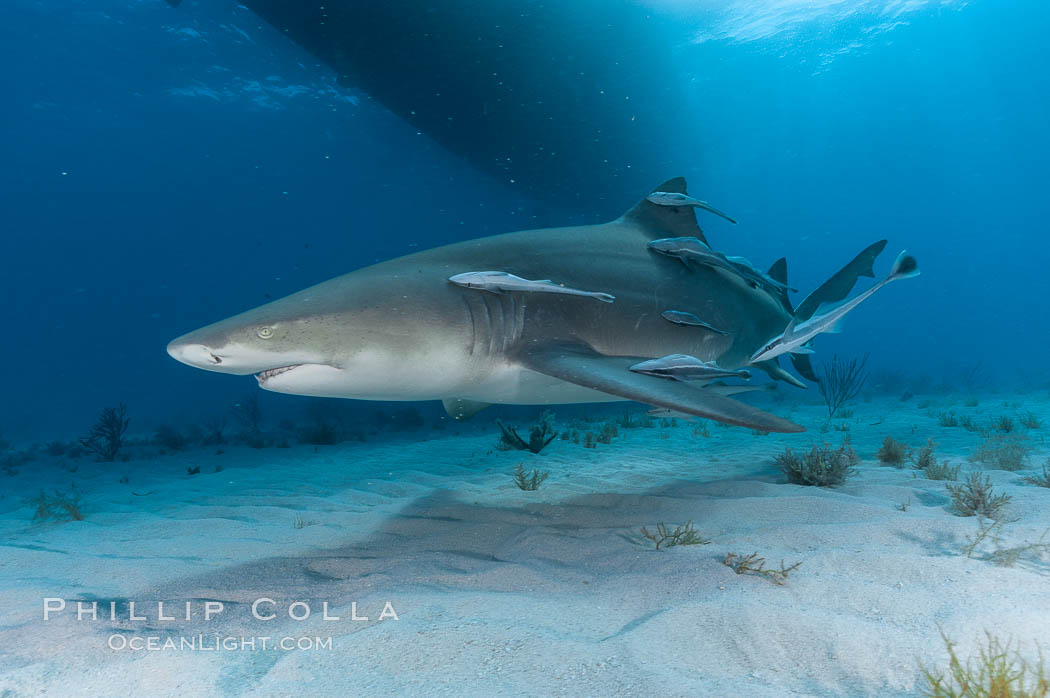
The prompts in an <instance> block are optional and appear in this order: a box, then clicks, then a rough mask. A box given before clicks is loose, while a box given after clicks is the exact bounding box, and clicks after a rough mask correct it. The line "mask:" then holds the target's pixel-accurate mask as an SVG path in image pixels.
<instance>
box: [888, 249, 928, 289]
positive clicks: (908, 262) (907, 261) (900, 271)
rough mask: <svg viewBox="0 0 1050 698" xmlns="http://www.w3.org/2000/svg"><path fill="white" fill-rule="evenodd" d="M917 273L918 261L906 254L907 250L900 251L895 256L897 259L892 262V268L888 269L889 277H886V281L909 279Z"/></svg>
mask: <svg viewBox="0 0 1050 698" xmlns="http://www.w3.org/2000/svg"><path fill="white" fill-rule="evenodd" d="M919 273H920V272H919V262H918V260H916V259H915V257H913V256H911V255H910V254H908V251H907V250H901V253H900V254H899V255H897V259H895V260H894V261H893V267H892V268H891V269H890V275H889V276H887V277H886V281H887V282H889V281H896V280H897V279H910V278H911V277H913V276H918V275H919Z"/></svg>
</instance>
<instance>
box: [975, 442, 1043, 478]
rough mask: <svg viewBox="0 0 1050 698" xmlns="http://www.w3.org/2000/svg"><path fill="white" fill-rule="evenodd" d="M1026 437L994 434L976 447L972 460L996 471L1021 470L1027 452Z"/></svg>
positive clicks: (1029, 447)
mask: <svg viewBox="0 0 1050 698" xmlns="http://www.w3.org/2000/svg"><path fill="white" fill-rule="evenodd" d="M1031 450H1032V449H1031V446H1030V445H1029V441H1028V437H1027V436H1023V435H1021V434H995V435H993V436H989V437H988V438H987V439H985V440H984V442H983V443H982V444H981V445H980V446H978V447H977V452H976V453H974V456H973V457H974V460H976V461H978V462H980V463H984V464H985V465H987V466H989V467H992V468H996V469H997V470H1009V471H1014V470H1022V469H1023V468H1024V465H1025V459H1026V458H1027V457H1028V452H1029V451H1031Z"/></svg>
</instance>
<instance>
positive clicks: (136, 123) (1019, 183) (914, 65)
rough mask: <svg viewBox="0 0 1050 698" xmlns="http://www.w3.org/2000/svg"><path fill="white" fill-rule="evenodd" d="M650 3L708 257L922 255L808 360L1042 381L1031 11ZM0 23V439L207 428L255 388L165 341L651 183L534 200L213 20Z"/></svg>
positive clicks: (222, 20) (1039, 62) (931, 378)
mask: <svg viewBox="0 0 1050 698" xmlns="http://www.w3.org/2000/svg"><path fill="white" fill-rule="evenodd" d="M651 4H653V5H654V6H655V7H656V9H657V11H660V12H664V13H668V12H670V13H671V14H672V15H673V16H674V17H675V18H676V22H677V25H676V26H677V27H678V28H679V30H680V31H679V32H678V33H677V34H676V35H674V36H672V37H669V40H674V41H675V51H674V56H675V59H674V62H673V63H672V64H670V65H667V66H666V70H667V71H669V72H670V73H671V77H672V78H673V81H674V82H675V83H676V84H677V85H678V86H679V89H678V90H677V91H676V92H675V93H674V98H673V99H670V98H669V99H668V101H667V104H666V107H665V108H666V109H667V110H668V111H669V112H673V113H674V114H675V121H676V123H681V124H688V125H689V130H688V132H686V131H682V132H681V133H677V134H676V133H672V134H660V135H661V137H662V140H663V141H664V142H667V141H670V142H672V143H674V142H676V141H677V142H680V143H681V146H680V147H676V148H673V149H672V153H673V154H672V155H671V156H669V157H665V156H664V155H663V154H661V156H660V157H659V158H658V159H659V162H651V163H642V164H641V165H640V166H644V167H646V168H647V170H651V171H647V172H646V177H647V179H648V180H649V181H651V183H652V185H655V184H657V183H659V182H661V181H663V180H664V179H667V178H669V177H672V176H675V175H685V176H686V177H688V178H689V181H690V190H691V191H692V192H693V193H695V194H696V195H698V196H700V197H701V198H705V199H707V200H709V201H711V202H712V203H714V204H715V205H717V206H718V207H719V208H722V209H723V210H726V211H729V212H731V214H732V215H733V216H735V217H736V218H738V219H739V220H740V221H741V223H740V225H738V226H736V227H730V226H728V225H726V224H723V223H721V222H720V221H717V220H711V221H710V222H708V221H707V220H705V228H706V231H707V233H708V235H709V237H710V238H711V239H712V241H713V242H714V243H715V246H716V247H718V248H719V249H723V250H725V251H727V252H728V253H731V254H740V255H744V256H747V257H749V258H751V259H752V260H754V261H755V262H756V263H757V264H759V265H761V266H765V265H768V264H769V263H770V262H772V261H773V260H774V259H776V258H777V257H780V256H781V255H786V256H787V258H788V260H789V265H790V272H791V281H792V283H793V285H796V286H798V287H799V288H800V289H803V290H804V291H806V290H809V289H811V288H813V287H814V286H815V285H816V284H818V283H820V282H821V281H822V280H823V279H824V278H826V277H827V276H828V275H829V274H830V273H831V272H833V271H834V270H836V269H837V268H838V267H839V266H841V264H843V263H844V262H845V261H847V260H848V259H849V258H851V257H852V255H853V254H855V253H856V252H857V251H859V250H860V249H861V248H862V247H864V246H865V245H867V244H868V243H870V242H871V241H873V240H876V239H879V238H882V237H886V238H889V240H890V245H889V248H888V252H887V253H886V254H885V255H884V257H885V258H884V259H882V260H880V262H881V267H880V268H879V269H878V271H877V273H879V274H882V273H884V272H885V270H886V269H887V267H888V264H889V261H890V259H892V256H893V255H894V254H896V252H897V251H899V249H901V248H905V247H906V248H907V249H908V250H909V251H910V252H912V253H914V254H915V255H916V256H917V257H918V259H919V261H920V264H921V265H922V268H923V275H922V276H920V277H919V278H918V279H916V280H914V281H909V282H907V283H906V284H899V285H894V286H891V287H890V288H887V289H886V290H885V291H883V292H881V293H880V294H878V296H877V297H876V298H875V299H873V300H872V301H870V303H869V304H867V305H866V306H865V307H864V308H862V309H861V310H859V311H857V313H856V314H855V316H854V317H852V318H851V319H850V322H849V324H848V326H847V331H846V332H845V333H844V334H842V335H839V336H835V337H825V338H822V339H821V341H820V345H819V351H820V355H819V356H820V358H828V357H830V356H831V355H832V354H833V353H836V352H837V353H840V354H843V355H851V356H854V355H859V354H861V353H864V352H870V354H871V366H872V368H873V369H874V370H876V371H898V372H901V373H903V374H905V375H906V376H908V377H909V378H908V379H909V380H912V379H914V382H916V384H921V385H923V386H926V387H928V388H931V389H932V388H934V387H936V386H938V385H941V384H947V385H957V384H958V382H959V380H960V375H961V374H962V373H963V372H965V371H966V370H968V369H969V367H971V366H973V365H975V364H977V363H980V365H981V367H982V368H981V376H982V378H983V383H982V389H985V390H989V391H992V390H995V389H997V388H999V387H1002V386H1013V385H1016V384H1019V383H1024V384H1026V385H1032V384H1039V383H1041V384H1045V383H1046V378H1045V374H1044V373H1043V369H1042V366H1043V360H1044V353H1045V351H1044V347H1045V346H1046V344H1047V340H1048V336H1050V330H1048V327H1050V325H1048V323H1047V322H1046V320H1045V317H1044V315H1045V314H1044V311H1043V308H1042V306H1043V304H1044V299H1046V298H1047V297H1048V295H1050V278H1048V276H1047V274H1046V269H1047V265H1048V263H1050V246H1048V244H1047V242H1046V239H1045V234H1044V233H1045V228H1046V223H1045V221H1046V220H1047V219H1048V216H1050V210H1048V209H1050V198H1048V197H1047V195H1046V192H1047V191H1048V189H1050V187H1048V185H1050V174H1048V171H1047V168H1046V163H1047V162H1050V141H1048V138H1047V134H1046V127H1047V124H1048V123H1050V85H1048V82H1050V78H1048V75H1047V71H1046V69H1045V68H1046V66H1047V65H1050V48H1048V47H1047V42H1046V40H1045V35H1046V28H1047V26H1048V19H1050V9H1048V8H1047V6H1046V4H1045V3H1041V2H1036V1H1035V0H1019V1H1017V2H1010V3H1003V2H992V1H991V0H976V1H972V2H930V3H921V2H917V3H907V4H905V3H894V2H885V3H877V2H867V3H858V4H857V5H856V7H857V8H858V9H857V11H855V12H852V13H850V12H845V11H843V10H842V9H841V8H821V7H816V6H813V5H809V4H807V3H804V2H798V3H773V2H769V3H758V4H756V3H743V4H741V5H740V6H739V7H740V8H743V7H748V8H751V9H750V10H749V11H747V12H745V11H742V10H739V9H738V8H737V7H735V6H732V5H728V6H727V5H724V4H721V3H719V4H717V6H716V4H714V3H707V4H701V5H700V6H699V7H692V6H691V5H690V6H688V7H687V6H686V3H667V4H661V3H658V2H653V3H651ZM814 5H816V3H814ZM0 17H2V19H3V21H0V52H2V53H0V56H2V58H3V63H4V65H5V66H7V69H6V70H5V71H4V74H5V80H4V81H5V89H4V90H3V97H0V99H2V100H3V109H2V110H0V114H2V116H0V119H2V124H3V134H4V136H3V146H2V151H0V158H2V165H0V178H2V179H0V208H2V211H3V231H4V232H3V235H2V237H0V244H2V247H0V259H2V260H3V264H2V267H0V268H2V272H3V273H2V274H0V297H2V298H4V299H5V301H6V302H5V303H4V325H3V335H2V336H3V341H2V343H0V346H2V350H0V351H2V355H0V365H2V366H3V367H4V371H3V391H4V393H3V394H4V400H3V401H2V402H0V430H2V432H3V434H4V436H5V437H7V438H9V439H12V440H19V439H34V438H53V437H57V436H60V435H63V434H64V435H66V437H68V436H69V435H70V434H71V433H73V434H75V433H76V432H77V431H80V430H83V429H84V428H85V427H86V426H87V425H89V424H90V423H91V422H92V421H93V419H94V416H95V415H96V414H97V412H98V410H99V409H100V407H102V406H104V405H109V404H116V403H117V402H121V401H122V402H125V403H127V404H128V405H129V408H130V409H131V412H132V414H133V416H134V419H135V420H136V425H137V426H138V427H139V428H146V427H147V426H148V425H150V424H154V423H159V422H162V421H165V420H173V419H174V420H181V419H195V418H199V417H200V416H201V415H207V414H213V413H223V412H224V411H226V410H228V409H229V407H230V406H231V405H232V404H234V403H235V402H236V401H237V400H239V399H241V398H242V397H243V396H244V395H245V394H246V393H249V392H250V391H253V390H255V387H254V380H253V379H252V378H251V377H243V378H233V377H228V376H218V375H214V374H208V373H205V372H202V371H195V370H192V369H190V368H188V367H186V366H183V365H180V364H178V363H176V362H175V361H173V360H171V359H170V358H169V357H168V356H167V355H166V353H165V351H164V347H165V345H166V343H167V342H168V341H169V340H170V339H172V338H173V337H175V336H177V335H179V334H182V333H184V332H187V331H189V330H192V329H195V328H197V327H200V326H202V325H204V324H207V323H209V322H213V321H215V320H219V319H222V318H224V317H227V316H229V315H232V314H234V313H236V312H239V311H241V310H244V309H247V308H249V307H253V306H256V305H259V304H262V303H264V302H266V301H267V300H269V299H273V298H278V297H280V296H283V295H285V294H288V293H291V292H293V291H295V290H298V289H300V288H302V287H305V286H308V285H310V284H312V283H316V282H319V281H322V280H325V279H327V278H330V277H333V276H336V275H338V274H341V273H345V272H347V271H350V270H352V269H354V268H358V267H361V266H365V265H367V264H370V263H373V262H376V261H379V260H383V259H388V258H391V257H394V256H397V255H401V254H405V253H409V252H412V251H416V250H419V249H426V248H429V247H433V246H436V245H441V244H445V243H449V242H453V241H457V240H464V239H469V238H473V237H480V236H484V235H490V234H495V233H499V232H505V231H510V230H515V229H522V228H531V227H542V226H555V225H562V224H569V223H573V222H579V221H599V220H603V219H611V218H613V217H615V216H617V215H619V213H620V212H622V211H623V210H625V209H627V208H628V207H630V206H631V205H632V204H633V203H634V202H635V201H636V200H637V199H638V198H640V197H641V196H642V195H643V194H644V193H645V192H644V190H640V191H637V192H636V193H635V194H634V195H631V196H626V195H623V194H622V193H621V192H619V191H617V192H616V195H615V196H611V195H609V191H611V190H612V189H613V188H615V187H614V185H613V184H612V183H611V182H610V180H609V179H608V178H606V177H605V175H606V174H607V173H603V172H601V171H596V172H594V173H593V176H592V177H590V178H589V179H586V180H585V181H580V182H579V185H578V186H579V193H580V199H581V202H580V203H579V204H577V205H574V206H565V205H563V204H549V203H547V202H542V201H537V200H535V199H533V198H530V197H528V196H525V195H523V194H521V193H520V191H519V190H518V189H516V188H515V187H513V186H510V185H509V184H508V183H507V182H500V181H498V180H497V179H495V178H492V177H490V176H489V175H487V174H485V173H482V172H480V171H478V170H476V169H475V168H472V167H470V166H469V165H467V164H466V163H465V162H463V161H462V160H461V159H459V158H458V157H456V156H455V155H454V154H452V153H449V152H448V151H446V150H445V149H443V148H442V147H440V146H439V145H437V144H436V143H435V142H434V141H433V140H431V139H430V137H429V136H428V135H427V134H425V133H421V132H420V131H419V130H418V129H417V128H414V127H412V126H410V125H408V124H406V123H405V122H404V121H402V120H400V119H399V118H397V117H395V116H394V115H393V114H391V113H390V112H388V111H386V110H385V109H384V108H383V106H382V105H381V104H379V103H377V102H376V101H375V100H371V99H369V96H368V95H367V94H365V93H364V92H362V91H361V90H358V89H355V88H354V87H353V86H349V87H343V86H339V85H338V84H337V83H336V80H335V78H334V76H333V75H332V74H331V71H330V70H329V69H328V68H327V67H326V66H324V65H323V64H321V63H320V62H319V61H318V60H316V59H314V58H313V57H311V56H309V55H308V54H306V53H305V52H304V51H303V50H302V49H301V48H299V47H298V46H296V45H295V44H293V43H292V42H291V41H289V40H288V39H287V38H286V37H285V36H282V35H281V33H279V32H277V31H276V30H274V29H273V28H272V27H270V26H269V25H267V24H266V23H264V22H262V21H260V20H259V19H257V18H256V17H255V16H254V15H252V14H251V13H250V12H248V11H247V10H246V9H244V8H241V7H238V6H234V5H232V4H227V3H220V2H204V1H201V2H196V3H189V4H187V3H184V4H183V6H182V7H179V8H170V7H168V6H166V5H165V4H164V3H163V2H160V0H157V1H156V2H154V1H153V0H139V1H134V2H133V1H131V0H122V1H120V2H116V1H113V0H98V1H97V2H87V1H83V2H80V1H73V0H54V1H49V2H30V1H28V0H8V2H5V3H3V6H2V8H0ZM663 77H666V76H663ZM862 283H866V281H862ZM264 399H265V401H266V406H267V409H270V410H274V411H277V412H279V411H281V410H285V409H289V410H291V409H294V408H295V407H296V406H299V405H301V404H302V403H301V401H302V400H303V398H295V397H289V396H280V395H269V394H266V395H264Z"/></svg>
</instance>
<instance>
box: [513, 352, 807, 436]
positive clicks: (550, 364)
mask: <svg viewBox="0 0 1050 698" xmlns="http://www.w3.org/2000/svg"><path fill="white" fill-rule="evenodd" d="M518 360H519V361H520V362H521V364H522V365H523V366H524V367H525V368H528V369H530V370H532V371H536V372H537V373H542V374H544V375H548V376H552V377H554V378H558V379H560V380H563V381H567V382H569V383H575V384H576V385H581V386H584V387H586V388H592V389H594V390H599V391H601V392H603V393H608V394H610V395H616V396H619V397H622V398H626V399H628V400H637V401H638V402H643V403H645V404H647V405H655V406H657V407H666V408H667V409H670V410H677V411H678V412H684V413H686V414H692V415H696V416H698V417H706V418H708V419H714V420H716V421H719V422H725V423H726V424H735V425H738V426H742V427H750V428H752V429H759V430H761V431H775V432H784V433H794V432H800V431H805V428H804V427H802V426H799V425H798V424H795V423H794V422H790V421H788V420H786V419H783V418H781V417H777V416H776V415H773V414H769V413H768V412H763V411H762V410H760V409H757V408H755V407H752V406H751V405H748V404H746V403H743V402H738V401H737V400H733V399H732V398H728V397H725V396H724V395H719V394H718V393H717V392H714V391H710V390H705V389H703V388H696V387H694V386H690V385H688V384H686V383H682V382H680V381H669V380H666V379H664V378H657V377H655V376H648V375H645V374H640V373H632V372H631V371H629V370H628V368H629V367H630V366H632V365H634V364H636V363H638V362H639V361H645V360H646V357H637V356H605V355H603V354H599V353H597V352H596V351H594V350H593V349H591V348H590V347H587V346H584V345H579V344H548V345H539V346H535V347H532V348H530V349H527V350H526V351H525V352H524V353H522V354H521V355H520V356H519V357H518Z"/></svg>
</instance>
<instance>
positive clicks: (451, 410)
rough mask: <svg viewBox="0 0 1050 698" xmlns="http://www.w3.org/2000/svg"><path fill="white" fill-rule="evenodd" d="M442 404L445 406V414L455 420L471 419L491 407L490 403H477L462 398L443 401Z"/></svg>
mask: <svg viewBox="0 0 1050 698" xmlns="http://www.w3.org/2000/svg"><path fill="white" fill-rule="evenodd" d="M441 404H442V405H444V406H445V412H447V413H448V416H449V417H452V419H455V420H464V419H470V418H471V417H473V416H474V415H476V414H477V413H478V412H481V411H482V410H483V409H485V408H486V407H489V406H490V405H491V403H488V402H476V401H474V400H466V399H464V398H461V397H450V398H446V399H444V400H442V401H441Z"/></svg>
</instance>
